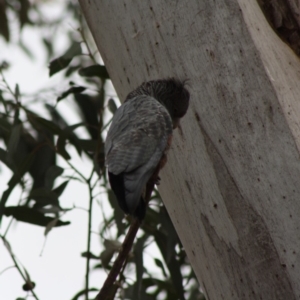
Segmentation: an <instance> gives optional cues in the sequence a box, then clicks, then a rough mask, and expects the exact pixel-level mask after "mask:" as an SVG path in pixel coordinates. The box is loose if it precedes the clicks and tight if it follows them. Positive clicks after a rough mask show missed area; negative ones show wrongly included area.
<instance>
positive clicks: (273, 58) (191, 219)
mask: <svg viewBox="0 0 300 300" xmlns="http://www.w3.org/2000/svg"><path fill="white" fill-rule="evenodd" d="M80 3H81V6H82V9H83V12H84V15H85V17H86V19H87V22H88V24H89V27H90V29H91V31H92V33H93V36H94V38H95V41H96V43H97V45H98V48H99V50H100V53H101V56H102V58H103V60H104V62H105V65H106V67H107V69H108V71H109V74H110V76H111V79H112V82H113V84H114V86H115V88H116V90H117V92H118V95H119V96H120V98H121V99H124V98H125V96H126V94H127V93H128V92H129V91H131V90H132V89H133V88H135V87H136V86H137V85H139V84H140V83H141V82H143V81H145V80H150V79H157V78H164V77H173V76H175V77H178V78H182V79H186V78H188V79H189V83H188V85H189V90H190V92H191V104H190V108H189V111H188V113H187V115H186V116H185V117H184V118H183V121H182V122H181V129H180V130H177V132H176V133H175V136H174V140H173V146H172V147H171V150H170V152H169V160H168V164H167V166H166V167H165V169H164V170H163V172H162V174H161V175H162V176H161V177H162V182H161V186H160V193H161V196H162V199H163V201H164V203H165V205H166V207H167V209H168V211H169V213H170V216H171V218H172V221H173V223H174V225H175V228H176V230H177V232H178V234H179V237H180V239H181V241H182V243H183V245H184V247H185V250H186V252H187V254H188V257H189V259H190V262H191V265H192V267H193V269H194V271H195V273H196V275H197V277H198V279H199V281H200V283H201V286H202V287H203V289H204V291H205V294H206V296H207V299H211V300H219V299H226V300H229V299H231V300H232V299H237V300H240V299H251V300H253V299H264V300H268V299H272V300H274V299H289V300H291V299H299V297H300V296H299V295H300V284H299V282H300V271H299V270H300V269H299V268H300V250H299V249H300V232H299V228H300V218H299V215H300V184H299V182H300V162H299V145H300V130H299V119H300V98H299V97H300V64H299V60H298V59H297V58H296V56H295V55H294V53H293V52H292V51H291V50H290V49H289V48H288V47H287V46H286V45H285V44H283V42H282V41H281V40H280V39H279V38H278V37H277V36H276V35H275V34H274V33H273V31H272V30H271V28H270V27H269V25H268V23H267V22H266V20H265V19H264V16H263V15H262V13H261V11H260V9H259V7H258V5H257V3H256V1H254V0H216V1H211V0H202V1H198V0H189V1H183V0H182V1H181V0H178V1H174V0H167V1H159V0H153V1H125V0H122V1H121V0H118V1H117V0H114V1H104V0H89V1H86V0H80Z"/></svg>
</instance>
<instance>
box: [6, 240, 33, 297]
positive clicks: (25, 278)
mask: <svg viewBox="0 0 300 300" xmlns="http://www.w3.org/2000/svg"><path fill="white" fill-rule="evenodd" d="M0 237H1V239H2V241H3V243H4V245H5V247H6V249H7V250H8V252H9V255H10V257H11V259H12V260H13V262H14V265H15V267H16V269H17V270H18V271H19V273H20V275H21V276H22V278H23V280H24V281H25V283H28V279H27V277H26V275H24V274H23V271H22V270H21V268H20V266H19V264H18V262H17V260H16V257H15V255H14V254H13V252H12V250H11V248H10V245H9V243H8V241H7V239H6V238H5V237H4V236H2V235H0ZM30 292H31V294H32V296H33V297H34V298H35V299H36V300H39V298H38V297H37V295H36V294H35V292H34V291H33V290H32V289H31V290H30Z"/></svg>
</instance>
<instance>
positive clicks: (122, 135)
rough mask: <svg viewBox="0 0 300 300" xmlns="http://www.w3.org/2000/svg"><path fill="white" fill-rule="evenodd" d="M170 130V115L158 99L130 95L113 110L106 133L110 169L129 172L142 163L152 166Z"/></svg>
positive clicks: (161, 150)
mask: <svg viewBox="0 0 300 300" xmlns="http://www.w3.org/2000/svg"><path fill="white" fill-rule="evenodd" d="M171 133H172V120H171V117H170V115H169V113H168V111H167V110H166V108H165V107H164V106H163V105H161V104H160V103H159V102H158V101H157V100H155V99H154V98H152V97H150V96H138V97H135V98H132V99H129V100H128V101H126V102H125V103H124V104H123V105H122V106H121V107H120V108H119V109H118V110H117V111H116V113H115V115H114V118H113V121H112V124H111V127H110V129H109V132H108V134H107V138H106V142H105V154H106V164H107V166H108V170H109V172H111V173H113V174H115V175H118V174H120V173H122V172H125V173H130V172H132V171H133V170H135V169H138V168H140V167H141V166H143V165H145V167H146V169H149V167H152V166H154V168H155V167H156V166H157V164H158V162H159V160H160V158H161V156H162V155H163V152H164V150H165V148H166V146H167V140H168V137H169V135H170V134H171ZM146 169H145V171H146V172H147V170H146ZM148 171H149V170H148ZM140 175H142V174H140Z"/></svg>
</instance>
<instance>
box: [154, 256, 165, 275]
mask: <svg viewBox="0 0 300 300" xmlns="http://www.w3.org/2000/svg"><path fill="white" fill-rule="evenodd" d="M154 262H155V264H156V265H157V266H158V267H159V268H160V269H161V271H162V273H163V274H164V276H165V277H166V278H167V277H168V275H167V273H166V270H165V267H164V265H163V263H162V261H161V260H160V259H158V258H154Z"/></svg>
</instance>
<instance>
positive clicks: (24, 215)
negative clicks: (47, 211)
mask: <svg viewBox="0 0 300 300" xmlns="http://www.w3.org/2000/svg"><path fill="white" fill-rule="evenodd" d="M4 215H5V216H11V217H13V218H15V219H16V220H18V221H21V222H25V223H29V224H33V225H38V226H43V227H46V226H47V225H48V224H49V223H50V222H51V221H53V220H55V219H56V218H51V217H46V216H45V215H44V214H42V213H41V212H39V211H38V210H36V209H33V208H30V207H27V206H8V207H6V208H5V209H4ZM69 224H70V222H69V221H61V220H59V221H58V222H57V223H56V224H55V227H60V226H65V225H69Z"/></svg>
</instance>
